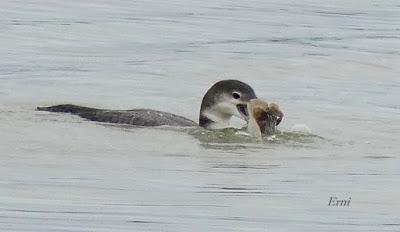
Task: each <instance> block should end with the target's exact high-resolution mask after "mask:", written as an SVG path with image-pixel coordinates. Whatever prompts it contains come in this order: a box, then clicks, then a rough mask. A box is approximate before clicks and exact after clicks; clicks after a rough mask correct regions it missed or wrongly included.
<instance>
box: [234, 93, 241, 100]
mask: <svg viewBox="0 0 400 232" xmlns="http://www.w3.org/2000/svg"><path fill="white" fill-rule="evenodd" d="M232 97H233V98H235V99H239V98H240V94H239V93H237V92H233V93H232Z"/></svg>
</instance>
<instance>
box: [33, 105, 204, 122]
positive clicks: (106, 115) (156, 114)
mask: <svg viewBox="0 0 400 232" xmlns="http://www.w3.org/2000/svg"><path fill="white" fill-rule="evenodd" d="M37 110H39V111H50V112H63V113H71V114H75V115H78V116H80V117H82V118H86V119H88V120H91V121H98V122H108V123H119V124H129V125H135V126H164V125H167V126H180V127H190V126H197V123H195V122H194V121H192V120H190V119H187V118H185V117H182V116H179V115H175V114H171V113H167V112H162V111H157V110H149V109H134V110H106V109H96V108H89V107H83V106H77V105H71V104H64V105H56V106H50V107H38V108H37Z"/></svg>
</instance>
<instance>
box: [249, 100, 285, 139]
mask: <svg viewBox="0 0 400 232" xmlns="http://www.w3.org/2000/svg"><path fill="white" fill-rule="evenodd" d="M247 110H248V115H249V120H248V122H249V123H248V125H247V131H248V132H249V133H250V134H251V135H252V136H254V137H257V138H262V135H264V134H272V133H273V132H274V131H275V130H276V127H277V126H278V125H279V124H280V123H281V122H282V119H283V113H282V111H281V110H280V108H279V106H278V105H277V104H275V103H268V102H265V101H263V100H260V99H252V100H250V101H249V103H248V104H247Z"/></svg>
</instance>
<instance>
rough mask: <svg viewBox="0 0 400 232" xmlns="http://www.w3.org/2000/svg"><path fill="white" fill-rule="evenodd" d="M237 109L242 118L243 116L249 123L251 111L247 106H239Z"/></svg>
mask: <svg viewBox="0 0 400 232" xmlns="http://www.w3.org/2000/svg"><path fill="white" fill-rule="evenodd" d="M236 108H237V110H238V112H239V114H240V116H242V118H243V119H244V120H246V122H247V121H249V111H248V110H247V104H237V105H236Z"/></svg>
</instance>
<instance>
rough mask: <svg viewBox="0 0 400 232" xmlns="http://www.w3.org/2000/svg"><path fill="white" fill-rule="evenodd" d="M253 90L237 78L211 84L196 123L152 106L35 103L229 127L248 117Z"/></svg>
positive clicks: (129, 120) (118, 119) (98, 117)
mask: <svg viewBox="0 0 400 232" xmlns="http://www.w3.org/2000/svg"><path fill="white" fill-rule="evenodd" d="M256 98H257V97H256V94H255V92H254V90H253V89H252V88H251V87H250V86H249V85H248V84H246V83H244V82H241V81H238V80H222V81H219V82H217V83H215V84H214V85H213V86H211V88H210V89H208V91H207V92H206V94H205V95H204V97H203V100H202V102H201V107H200V115H199V124H197V123H196V122H194V121H192V120H190V119H187V118H185V117H182V116H179V115H175V114H172V113H168V112H162V111H158V110H151V109H132V110H108V109H97V108H90V107H84V106H78V105H72V104H63V105H55V106H49V107H37V110H39V111H50V112H63V113H71V114H74V115H78V116H80V117H82V118H85V119H88V120H91V121H98V122H107V123H120V124H130V125H135V126H146V127H150V126H179V127H194V126H200V127H203V128H206V129H223V128H226V127H229V121H230V119H231V118H232V116H236V117H239V118H242V119H243V120H245V121H246V122H248V120H249V113H248V110H247V104H248V103H249V102H250V100H251V99H256Z"/></svg>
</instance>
